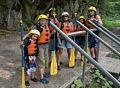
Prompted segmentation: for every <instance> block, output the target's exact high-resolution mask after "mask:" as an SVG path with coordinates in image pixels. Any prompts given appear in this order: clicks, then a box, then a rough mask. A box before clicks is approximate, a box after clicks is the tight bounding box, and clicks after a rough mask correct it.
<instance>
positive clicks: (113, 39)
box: [88, 20, 120, 45]
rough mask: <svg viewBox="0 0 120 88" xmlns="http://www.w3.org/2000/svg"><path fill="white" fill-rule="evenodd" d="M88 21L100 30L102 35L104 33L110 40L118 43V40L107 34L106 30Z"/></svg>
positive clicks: (119, 43)
mask: <svg viewBox="0 0 120 88" xmlns="http://www.w3.org/2000/svg"><path fill="white" fill-rule="evenodd" d="M88 22H89V23H90V24H92V25H93V26H94V27H95V28H96V29H98V30H99V31H100V32H102V33H103V34H104V35H106V36H107V37H109V38H110V39H111V40H112V41H114V42H115V43H117V44H118V45H120V41H118V40H116V39H115V38H114V37H112V36H111V35H110V34H108V33H107V32H105V31H104V30H102V29H101V28H100V27H98V26H97V25H96V24H94V23H93V22H92V21H90V20H88Z"/></svg>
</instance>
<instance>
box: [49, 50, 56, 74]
mask: <svg viewBox="0 0 120 88" xmlns="http://www.w3.org/2000/svg"><path fill="white" fill-rule="evenodd" d="M57 71H58V70H57V61H56V55H55V51H53V54H52V61H51V66H50V74H51V75H56V74H57Z"/></svg>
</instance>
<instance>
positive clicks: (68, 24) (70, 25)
mask: <svg viewBox="0 0 120 88" xmlns="http://www.w3.org/2000/svg"><path fill="white" fill-rule="evenodd" d="M61 26H63V27H62V29H61V30H62V31H63V32H64V33H65V34H67V33H71V32H73V23H72V22H64V23H63V24H62V25H61Z"/></svg>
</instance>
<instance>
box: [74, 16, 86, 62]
mask: <svg viewBox="0 0 120 88" xmlns="http://www.w3.org/2000/svg"><path fill="white" fill-rule="evenodd" d="M78 21H80V22H81V23H83V24H84V25H85V17H84V16H80V17H79V19H78ZM83 30H84V28H82V27H81V26H80V25H79V24H77V25H76V32H79V31H83ZM85 36H86V34H78V35H77V36H76V37H75V42H76V43H77V44H78V45H79V46H80V47H81V48H83V49H84V47H85ZM77 54H78V50H77V49H75V60H76V57H77ZM81 56H82V55H81ZM81 58H82V57H81Z"/></svg>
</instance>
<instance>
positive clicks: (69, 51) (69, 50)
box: [67, 48, 71, 60]
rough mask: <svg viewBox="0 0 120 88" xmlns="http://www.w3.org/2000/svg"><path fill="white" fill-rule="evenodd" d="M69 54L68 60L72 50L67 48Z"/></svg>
mask: <svg viewBox="0 0 120 88" xmlns="http://www.w3.org/2000/svg"><path fill="white" fill-rule="evenodd" d="M67 53H68V60H70V55H71V48H67Z"/></svg>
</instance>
